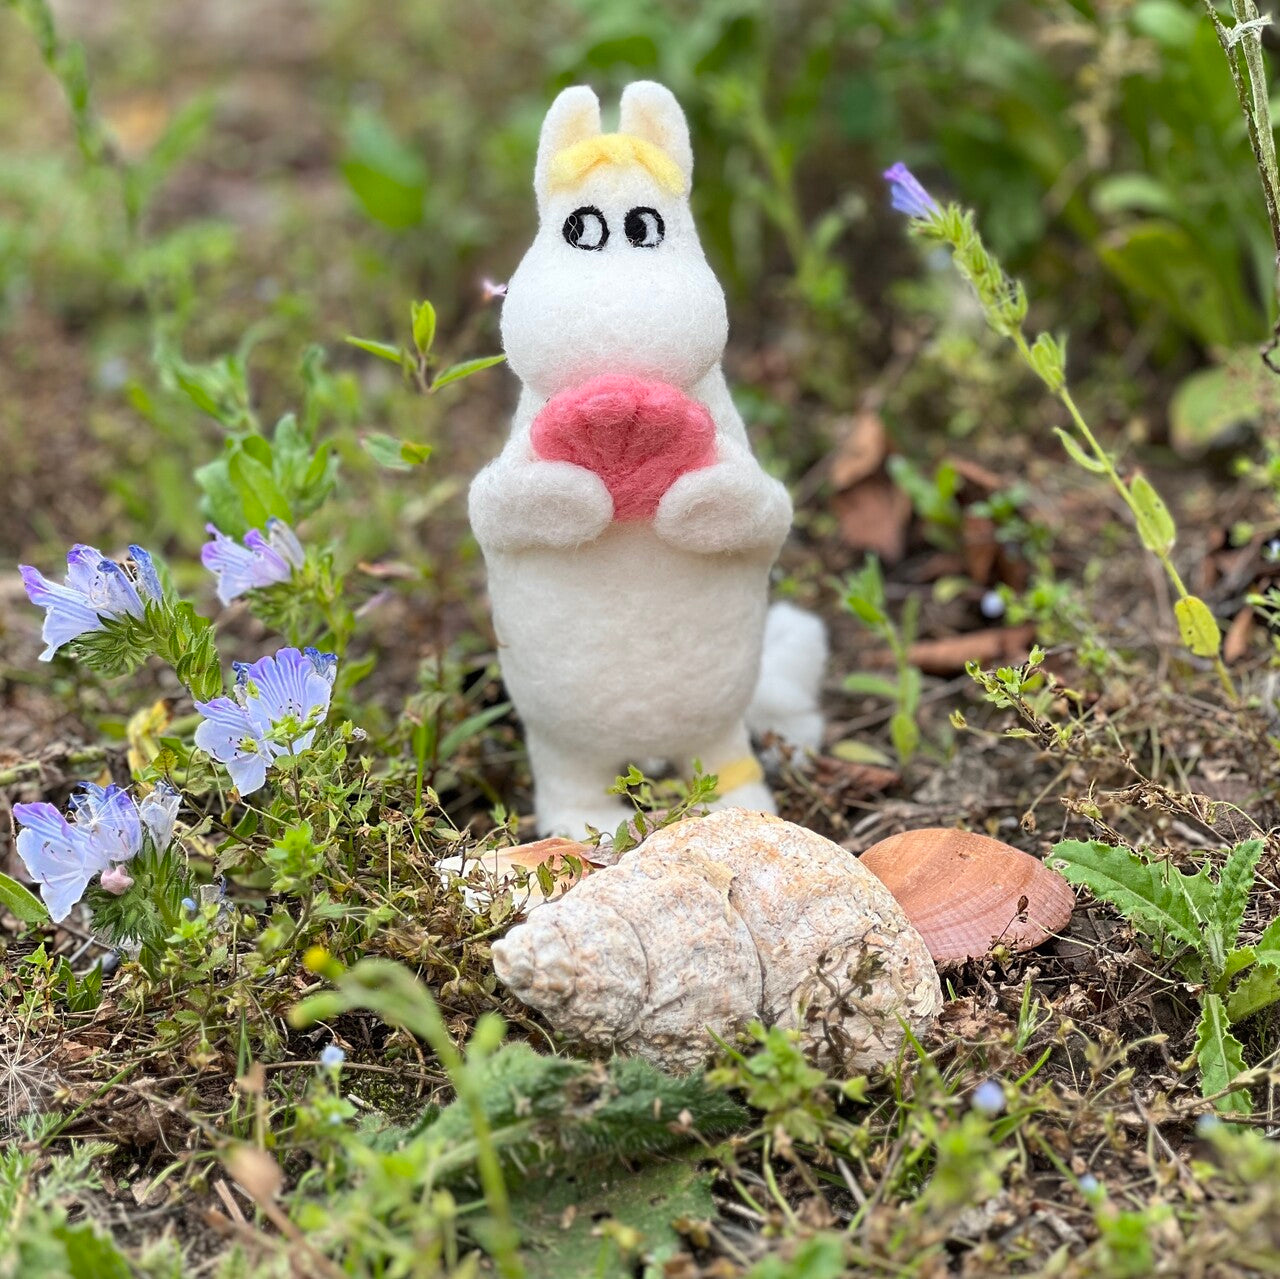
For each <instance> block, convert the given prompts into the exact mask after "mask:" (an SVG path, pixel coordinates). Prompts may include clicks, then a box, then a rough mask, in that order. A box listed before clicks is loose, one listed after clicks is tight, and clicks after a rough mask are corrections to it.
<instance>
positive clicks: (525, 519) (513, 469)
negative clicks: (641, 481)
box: [467, 391, 613, 553]
mask: <svg viewBox="0 0 1280 1279" xmlns="http://www.w3.org/2000/svg"><path fill="white" fill-rule="evenodd" d="M539 408H541V403H540V402H539V401H537V400H536V399H535V397H533V396H531V395H530V394H529V392H528V391H525V392H524V393H523V394H522V395H521V397H520V404H519V406H518V408H517V409H516V415H515V422H514V425H513V427H512V431H511V436H510V438H509V439H508V440H507V443H506V446H505V447H504V448H503V450H502V452H501V453H500V454H499V455H498V456H497V457H496V458H495V459H494V460H493V461H492V462H490V463H489V465H488V466H486V467H485V468H484V470H482V471H481V472H480V474H479V475H477V476H476V478H475V479H474V480H472V482H471V491H470V493H469V494H468V497H467V513H468V515H469V516H470V518H471V528H472V531H473V532H474V533H475V535H476V541H477V542H479V543H480V549H481V550H483V551H485V552H486V553H488V552H490V551H523V550H533V549H535V548H539V547H557V548H565V547H571V546H580V545H582V544H583V543H584V542H591V541H594V540H595V539H596V538H597V537H599V536H600V534H601V533H603V532H604V530H605V529H606V528H608V526H609V522H610V521H611V520H612V519H613V498H612V497H611V496H610V495H609V490H608V489H607V488H606V487H605V484H604V481H603V480H602V479H601V478H600V477H599V476H598V475H596V474H595V472H594V471H588V470H587V469H586V468H585V467H581V466H575V465H573V463H572V462H546V461H543V460H541V459H540V458H536V457H534V456H533V453H532V450H531V449H530V446H529V428H530V426H531V424H532V422H533V419H534V417H535V416H536V414H537V411H538V409H539Z"/></svg>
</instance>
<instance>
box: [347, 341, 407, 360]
mask: <svg viewBox="0 0 1280 1279" xmlns="http://www.w3.org/2000/svg"><path fill="white" fill-rule="evenodd" d="M342 340H343V341H344V342H346V343H347V344H348V345H349V346H356V347H359V348H360V350H362V351H367V352H368V353H369V354H370V355H376V356H377V357H378V358H379V359H380V360H389V361H390V362H391V363H392V364H403V363H404V351H403V350H401V348H400V347H398V346H396V345H395V344H394V343H391V342H378V341H375V340H374V339H373V338H358V337H352V335H351V334H350V333H348V334H347V335H346V337H344V338H343V339H342Z"/></svg>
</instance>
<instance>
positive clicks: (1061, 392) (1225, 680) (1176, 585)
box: [1010, 330, 1237, 702]
mask: <svg viewBox="0 0 1280 1279" xmlns="http://www.w3.org/2000/svg"><path fill="white" fill-rule="evenodd" d="M1010 336H1011V337H1012V338H1013V343H1014V345H1015V346H1016V347H1017V348H1018V354H1019V355H1021V356H1022V359H1023V361H1024V362H1025V363H1026V365H1027V367H1028V368H1030V369H1031V370H1032V371H1033V372H1035V373H1036V374H1037V376H1039V370H1038V369H1036V365H1035V361H1034V360H1033V359H1032V357H1031V348H1030V347H1029V346H1028V345H1027V339H1026V338H1025V337H1024V336H1023V334H1022V332H1021V330H1014V331H1013V332H1012V333H1011V334H1010ZM1051 389H1053V388H1051ZM1053 393H1054V394H1055V395H1056V396H1057V397H1058V399H1059V400H1060V401H1061V402H1062V404H1063V405H1064V406H1065V408H1066V410H1067V412H1068V413H1069V414H1070V416H1071V421H1072V423H1073V424H1074V425H1075V428H1076V430H1077V431H1078V432H1079V434H1080V437H1081V438H1082V439H1083V440H1084V442H1085V443H1086V444H1087V445H1088V446H1089V450H1090V452H1091V453H1092V454H1093V456H1094V458H1095V459H1096V461H1097V463H1098V465H1099V466H1100V467H1102V469H1103V472H1104V473H1105V474H1106V477H1107V479H1108V480H1109V481H1110V482H1111V487H1112V488H1114V489H1115V491H1116V492H1117V493H1118V494H1119V495H1120V498H1121V500H1122V501H1123V502H1124V504H1125V505H1126V506H1127V507H1128V508H1129V511H1130V513H1131V514H1132V515H1133V516H1134V519H1135V520H1136V519H1137V518H1138V514H1139V513H1138V508H1137V504H1136V503H1135V502H1134V499H1133V494H1132V493H1130V491H1129V488H1128V485H1126V484H1125V482H1124V481H1123V480H1122V479H1121V478H1120V474H1119V472H1118V471H1117V470H1116V468H1115V463H1113V462H1112V460H1111V455H1110V454H1109V453H1108V452H1107V451H1106V449H1104V448H1103V447H1102V445H1101V444H1099V443H1098V439H1097V436H1095V435H1094V433H1093V432H1092V431H1091V430H1090V429H1089V424H1088V422H1086V421H1085V420H1084V414H1082V413H1081V412H1080V409H1079V407H1078V405H1077V404H1076V402H1075V399H1074V398H1073V397H1072V395H1071V392H1070V391H1069V390H1068V389H1067V386H1066V383H1065V382H1064V383H1063V385H1062V386H1060V387H1058V388H1056V389H1054V392H1053ZM1150 549H1151V553H1152V554H1153V555H1154V556H1155V557H1156V559H1157V560H1159V562H1160V567H1161V568H1163V569H1164V572H1165V576H1166V577H1167V578H1168V579H1169V582H1170V584H1171V585H1172V587H1173V589H1174V592H1175V593H1176V594H1177V596H1178V598H1179V599H1180V600H1185V599H1189V598H1190V595H1191V592H1190V591H1188V590H1187V587H1186V583H1184V582H1183V580H1182V574H1181V573H1179V572H1178V567H1177V565H1176V564H1174V562H1173V560H1172V559H1170V558H1169V553H1168V551H1163V550H1159V549H1157V548H1155V547H1151V548H1150ZM1213 664H1214V670H1215V671H1216V672H1217V675H1218V679H1219V681H1220V682H1221V683H1222V687H1223V689H1224V690H1225V691H1226V693H1227V696H1228V697H1230V698H1231V700H1232V701H1233V702H1234V701H1236V700H1237V694H1236V688H1235V684H1234V683H1233V682H1232V679H1231V675H1230V672H1228V670H1227V668H1226V664H1225V663H1224V662H1223V660H1222V655H1221V653H1219V654H1216V655H1215V656H1214V659H1213Z"/></svg>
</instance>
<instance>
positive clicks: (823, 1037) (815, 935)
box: [493, 809, 942, 1072]
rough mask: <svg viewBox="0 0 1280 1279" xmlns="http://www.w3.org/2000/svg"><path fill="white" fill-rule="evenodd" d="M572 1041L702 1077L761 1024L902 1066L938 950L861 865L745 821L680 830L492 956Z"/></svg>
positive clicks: (928, 999)
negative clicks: (725, 1049) (732, 1043)
mask: <svg viewBox="0 0 1280 1279" xmlns="http://www.w3.org/2000/svg"><path fill="white" fill-rule="evenodd" d="M493 962H494V968H495V970H496V971H497V974H498V977H499V979H500V980H501V981H502V982H503V983H504V984H505V985H506V986H507V987H508V988H509V989H510V990H511V991H512V992H513V993H514V994H515V995H517V996H518V997H519V998H520V999H521V1000H522V1001H523V1002H525V1003H527V1004H529V1005H531V1006H532V1007H534V1008H536V1009H538V1010H539V1011H540V1012H542V1013H543V1014H544V1015H545V1016H546V1018H547V1020H548V1021H550V1022H551V1024H552V1025H553V1026H554V1027H555V1028H556V1029H557V1030H558V1031H560V1032H561V1033H562V1034H564V1035H565V1036H566V1037H567V1038H569V1039H571V1040H574V1041H577V1042H579V1043H583V1044H587V1045H590V1046H592V1047H595V1048H601V1049H606V1050H616V1051H619V1052H628V1053H634V1054H636V1055H638V1056H641V1057H645V1058H647V1059H648V1060H650V1061H652V1062H654V1063H656V1064H658V1065H660V1066H663V1067H664V1068H666V1069H669V1070H692V1069H695V1068H696V1067H697V1066H699V1065H701V1064H702V1063H703V1062H704V1061H705V1060H706V1059H707V1057H708V1056H710V1055H711V1053H712V1052H713V1051H714V1047H715V1045H714V1041H713V1040H712V1038H711V1036H710V1034H709V1033H708V1032H709V1031H711V1032H714V1033H715V1034H716V1035H719V1036H721V1037H724V1036H732V1035H734V1034H735V1033H737V1032H738V1031H739V1030H741V1029H742V1028H743V1027H744V1026H745V1025H746V1024H747V1023H748V1022H749V1021H752V1020H754V1019H759V1020H761V1021H763V1022H765V1023H766V1024H776V1025H780V1026H784V1027H787V1028H791V1029H795V1030H798V1031H799V1032H800V1034H801V1040H802V1043H803V1045H804V1047H805V1049H806V1051H807V1052H808V1053H809V1054H810V1055H811V1056H812V1057H813V1058H814V1060H815V1061H816V1062H817V1063H818V1064H820V1065H823V1066H826V1067H828V1068H834V1069H839V1070H844V1071H850V1072H852V1071H859V1070H865V1069H868V1068H869V1067H871V1066H875V1065H880V1064H883V1063H885V1062H887V1061H890V1060H892V1059H893V1057H894V1056H895V1055H896V1054H897V1052H898V1049H899V1048H900V1046H901V1044H902V1039H903V1028H902V1023H903V1022H904V1021H905V1022H906V1024H907V1025H908V1026H909V1027H911V1029H912V1030H913V1031H914V1032H915V1033H919V1032H921V1031H922V1030H924V1029H925V1028H926V1027H927V1026H928V1024H929V1023H930V1022H931V1021H932V1019H933V1017H934V1016H935V1014H936V1013H937V1011H938V1009H939V1007H940V1006H941V1003H942V991H941V988H940V986H939V983H938V975H937V971H936V969H935V968H934V966H933V961H932V960H931V959H930V958H929V952H928V951H927V950H926V948H925V945H924V941H923V940H922V939H921V937H920V935H919V933H917V932H916V930H915V929H914V928H913V927H912V926H911V924H910V923H909V922H908V920H907V918H906V916H905V915H904V914H903V913H902V911H901V909H900V908H899V907H898V904H897V902H895V901H894V899H893V897H892V895H891V894H890V893H889V891H888V889H886V888H885V887H884V885H883V884H881V883H880V881H879V880H878V879H876V877H875V876H874V875H872V874H871V873H870V872H869V871H867V870H866V869H865V868H864V867H863V866H861V865H860V864H859V862H858V860H857V858H855V857H854V856H852V854H850V853H848V852H847V851H846V850H845V849H843V848H841V847H839V845H837V844H833V843H832V842H831V841H830V840H827V839H824V838H823V837H822V836H820V835H817V834H815V833H814V832H812V831H808V830H805V829H804V828H803V827H800V826H795V825H793V824H792V823H790V822H784V821H780V820H779V819H778V818H776V817H770V816H768V815H766V814H763V813H754V812H748V811H746V810H744V809H727V810H724V811H722V812H718V813H713V814H712V815H710V816H709V817H704V818H700V819H693V820H688V821H683V822H679V823H676V824H675V825H673V826H668V827H666V828H665V829H663V830H660V831H657V832H655V833H654V834H653V835H650V836H649V838H648V839H646V840H645V841H644V843H642V844H641V845H640V846H639V847H638V848H636V849H634V850H633V851H631V852H629V853H626V854H624V855H623V856H622V857H621V858H620V859H619V861H618V863H617V864H616V865H615V866H610V867H606V868H604V869H603V870H597V871H596V872H595V873H594V874H592V875H591V876H589V877H588V878H586V879H585V880H583V881H582V882H581V883H579V884H577V885H575V886H574V887H573V888H572V889H571V890H570V891H569V892H568V893H566V894H565V896H563V897H561V898H559V899H558V900H556V901H551V902H548V903H546V904H545V905H541V906H539V907H538V908H537V910H535V911H533V912H532V913H531V915H530V917H529V920H528V922H526V923H523V924H520V925H518V926H517V927H515V928H513V929H512V930H511V931H510V932H509V933H508V934H507V936H506V937H505V938H503V939H502V940H501V941H498V942H495V943H494V946H493Z"/></svg>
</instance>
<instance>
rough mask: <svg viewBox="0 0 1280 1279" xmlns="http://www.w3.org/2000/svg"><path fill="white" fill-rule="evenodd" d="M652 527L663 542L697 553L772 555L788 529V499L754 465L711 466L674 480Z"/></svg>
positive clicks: (775, 484) (784, 489) (738, 462)
mask: <svg viewBox="0 0 1280 1279" xmlns="http://www.w3.org/2000/svg"><path fill="white" fill-rule="evenodd" d="M653 527H654V531H655V532H656V533H657V534H658V536H659V537H661V538H662V539H663V540H664V541H667V542H670V543H671V544H672V545H674V546H679V547H681V548H682V549H684V550H687V551H697V552H699V553H701V554H706V555H712V554H717V553H720V552H723V551H749V550H769V551H771V552H776V551H777V550H778V548H779V547H780V546H781V545H782V543H783V541H784V540H785V539H786V536H787V530H788V529H789V528H790V527H791V499H790V498H789V497H788V496H787V490H786V488H785V487H784V486H783V485H782V484H781V483H779V481H777V480H775V479H773V478H772V477H770V476H768V475H766V474H765V473H764V472H763V471H762V470H761V469H760V468H759V467H758V466H757V465H755V463H754V462H742V461H737V460H730V461H724V462H717V463H716V464H715V465H714V466H709V467H707V468H706V469H705V470H701V471H690V472H689V473H688V474H686V475H682V476H681V477H680V478H679V479H678V480H676V482H675V483H674V484H673V485H672V486H671V487H670V488H669V489H668V490H667V492H666V495H665V496H664V497H663V499H662V501H661V502H660V503H659V504H658V512H657V515H656V516H655V517H654V521H653Z"/></svg>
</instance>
